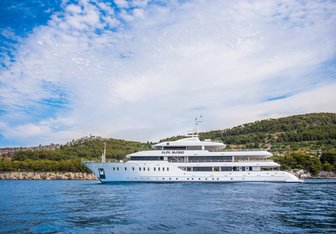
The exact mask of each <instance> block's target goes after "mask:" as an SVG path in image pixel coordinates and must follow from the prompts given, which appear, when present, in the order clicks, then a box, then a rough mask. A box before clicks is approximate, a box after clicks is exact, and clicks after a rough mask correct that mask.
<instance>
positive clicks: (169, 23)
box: [0, 1, 336, 144]
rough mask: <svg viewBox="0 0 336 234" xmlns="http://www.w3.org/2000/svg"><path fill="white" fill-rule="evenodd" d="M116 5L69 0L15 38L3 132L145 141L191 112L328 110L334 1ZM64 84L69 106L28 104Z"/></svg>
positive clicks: (187, 122) (220, 119) (237, 116)
mask: <svg viewBox="0 0 336 234" xmlns="http://www.w3.org/2000/svg"><path fill="white" fill-rule="evenodd" d="M115 4H117V5H118V6H119V7H121V8H122V9H121V10H120V11H116V10H115V9H114V8H113V6H112V5H111V4H109V3H103V2H87V1H82V2H80V3H79V4H77V5H74V4H70V5H68V6H65V11H64V12H63V13H59V14H57V15H55V16H53V17H52V19H51V20H50V22H49V24H48V25H47V26H41V27H39V28H37V29H36V30H35V31H34V33H33V34H31V35H30V36H29V37H28V38H27V39H26V40H24V41H23V42H22V44H21V45H20V47H19V48H18V51H17V57H16V62H15V63H13V64H11V67H10V68H9V69H8V70H7V71H3V72H2V73H1V83H2V84H3V85H2V86H0V104H1V105H2V106H3V107H4V109H6V114H4V115H2V117H1V118H2V119H1V120H0V129H1V131H2V133H3V135H5V136H6V137H7V138H13V139H14V138H15V139H19V140H20V142H23V143H22V144H39V143H49V142H65V141H66V140H70V139H72V138H75V137H79V136H82V135H88V134H90V133H92V134H97V135H103V136H109V137H120V138H126V139H133V140H144V141H145V140H157V139H159V138H162V137H165V136H170V135H174V134H183V133H184V131H186V130H189V129H191V128H192V120H193V118H194V117H195V116H196V115H199V114H203V115H204V116H205V122H204V123H203V129H205V130H210V129H218V128H225V127H231V126H234V125H235V124H241V123H244V122H245V121H253V120H257V119H260V118H268V117H272V116H284V115H290V114H296V113H305V112H317V111H335V110H336V108H335V104H334V103H336V100H335V99H336V98H335V95H333V88H335V77H334V74H335V73H332V72H331V73H328V74H327V73H325V72H324V66H327V65H325V64H327V63H328V62H330V61H332V60H333V59H335V52H336V49H335V48H336V45H335V44H336V42H335V40H334V38H335V34H336V30H335V28H336V27H335V22H336V21H335V13H334V12H336V9H335V6H336V4H335V3H333V2H320V3H318V2H306V3H305V4H302V3H300V2H296V1H279V2H277V1H258V2H250V1H237V2H232V1H230V2H229V1H211V2H209V1H192V2H184V3H178V2H175V1H170V2H168V3H167V4H166V5H156V4H155V3H150V4H148V3H147V1H133V2H126V1H115ZM129 6H131V7H135V8H134V9H133V10H128V9H126V8H127V7H129ZM122 22H123V23H122ZM97 30H100V31H99V32H97ZM329 67H330V65H329ZM312 74H313V75H312ZM46 82H47V84H52V85H53V86H55V87H57V88H59V89H60V90H61V91H62V92H64V94H62V93H61V94H59V93H58V91H54V92H52V91H51V90H50V87H46V86H45V83H46ZM62 95H65V97H64V98H65V99H66V100H67V103H68V104H67V105H66V108H63V107H62V108H59V109H57V110H55V111H54V112H52V111H51V114H50V115H46V116H45V117H40V118H38V119H37V120H36V118H34V117H35V116H34V113H26V112H27V110H26V107H27V106H28V107H30V106H32V107H34V108H37V111H39V110H41V109H39V108H42V109H43V108H44V107H46V106H43V105H41V104H37V103H39V102H40V101H41V100H44V99H50V98H54V99H58V98H60V96H62ZM283 95H285V96H286V95H289V97H288V98H283V99H280V100H277V101H267V99H269V98H270V97H276V96H283ZM308 100H309V101H308ZM32 116H33V117H32ZM70 120H71V121H70ZM55 126H58V127H55ZM27 137H29V139H28V138H27ZM41 141H44V142H41Z"/></svg>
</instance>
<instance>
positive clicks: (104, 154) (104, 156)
mask: <svg viewBox="0 0 336 234" xmlns="http://www.w3.org/2000/svg"><path fill="white" fill-rule="evenodd" d="M105 161H106V141H105V142H104V153H103V154H102V157H101V162H103V163H104V162H105Z"/></svg>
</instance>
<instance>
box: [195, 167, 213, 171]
mask: <svg viewBox="0 0 336 234" xmlns="http://www.w3.org/2000/svg"><path fill="white" fill-rule="evenodd" d="M193 171H212V167H193Z"/></svg>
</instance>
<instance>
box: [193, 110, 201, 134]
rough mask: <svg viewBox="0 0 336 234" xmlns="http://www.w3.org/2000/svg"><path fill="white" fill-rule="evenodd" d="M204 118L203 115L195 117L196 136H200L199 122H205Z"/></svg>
mask: <svg viewBox="0 0 336 234" xmlns="http://www.w3.org/2000/svg"><path fill="white" fill-rule="evenodd" d="M202 119H203V116H202V115H200V116H199V119H198V118H197V117H196V118H195V129H194V132H195V133H194V134H195V136H198V124H199V123H202V122H203V120H202Z"/></svg>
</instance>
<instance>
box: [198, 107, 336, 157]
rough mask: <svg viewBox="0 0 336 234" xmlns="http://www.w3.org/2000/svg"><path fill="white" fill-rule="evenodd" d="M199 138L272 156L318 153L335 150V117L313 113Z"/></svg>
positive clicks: (248, 125)
mask: <svg viewBox="0 0 336 234" xmlns="http://www.w3.org/2000/svg"><path fill="white" fill-rule="evenodd" d="M200 138H203V139H213V140H220V141H222V142H224V143H226V144H227V145H228V147H230V148H268V149H270V151H272V152H273V153H275V154H284V153H289V152H292V151H295V150H299V149H301V150H305V151H307V150H308V151H315V152H316V153H321V150H331V149H335V148H336V114H335V113H313V114H304V115H295V116H290V117H285V118H279V119H267V120H261V121H256V122H254V123H247V124H244V125H240V126H237V127H234V128H230V129H225V130H217V131H210V132H203V133H201V134H200ZM318 151H319V152H318Z"/></svg>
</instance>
